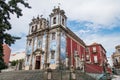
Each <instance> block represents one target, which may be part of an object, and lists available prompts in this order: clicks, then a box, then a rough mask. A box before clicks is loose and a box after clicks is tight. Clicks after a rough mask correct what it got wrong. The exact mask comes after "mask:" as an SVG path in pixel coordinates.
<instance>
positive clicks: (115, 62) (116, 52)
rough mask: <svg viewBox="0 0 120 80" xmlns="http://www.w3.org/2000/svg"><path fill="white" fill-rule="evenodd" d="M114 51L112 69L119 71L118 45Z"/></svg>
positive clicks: (119, 55)
mask: <svg viewBox="0 0 120 80" xmlns="http://www.w3.org/2000/svg"><path fill="white" fill-rule="evenodd" d="M115 49H116V51H115V52H114V53H113V54H112V62H113V67H115V68H116V69H120V45H117V46H116V47H115Z"/></svg>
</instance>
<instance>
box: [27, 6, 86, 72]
mask: <svg viewBox="0 0 120 80" xmlns="http://www.w3.org/2000/svg"><path fill="white" fill-rule="evenodd" d="M66 22H67V17H66V15H65V12H64V10H61V9H60V7H57V8H54V9H53V10H52V13H51V14H50V15H49V20H47V19H45V18H43V17H42V16H41V17H39V16H38V17H37V18H33V19H32V21H31V23H30V24H29V33H28V35H27V43H26V58H25V69H26V70H31V69H32V70H34V69H46V68H47V66H48V65H49V67H50V68H51V69H64V68H70V67H74V68H80V69H83V66H84V64H83V61H84V56H85V47H86V46H85V43H84V42H83V40H81V39H80V38H79V37H78V36H76V35H75V34H74V33H73V32H72V31H71V30H70V29H69V28H68V27H67V24H66Z"/></svg>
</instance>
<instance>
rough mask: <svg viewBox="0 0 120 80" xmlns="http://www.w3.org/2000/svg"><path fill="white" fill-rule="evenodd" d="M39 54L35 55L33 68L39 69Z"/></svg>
mask: <svg viewBox="0 0 120 80" xmlns="http://www.w3.org/2000/svg"><path fill="white" fill-rule="evenodd" d="M40 59H41V57H40V56H36V64H35V69H40Z"/></svg>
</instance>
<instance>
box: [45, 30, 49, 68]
mask: <svg viewBox="0 0 120 80" xmlns="http://www.w3.org/2000/svg"><path fill="white" fill-rule="evenodd" d="M48 39H49V32H48V31H46V41H45V52H44V68H45V69H46V68H47V57H48Z"/></svg>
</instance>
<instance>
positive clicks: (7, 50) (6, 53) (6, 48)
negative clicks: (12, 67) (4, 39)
mask: <svg viewBox="0 0 120 80" xmlns="http://www.w3.org/2000/svg"><path fill="white" fill-rule="evenodd" d="M10 53H11V49H10V48H9V46H8V45H7V44H3V54H4V57H3V59H4V62H5V63H6V65H8V63H9V59H10Z"/></svg>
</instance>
